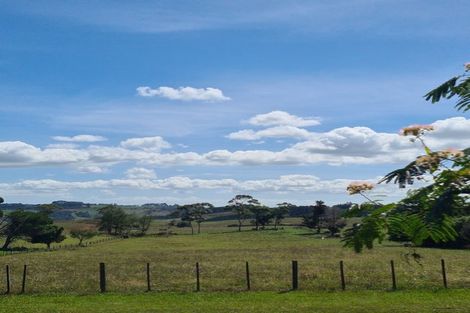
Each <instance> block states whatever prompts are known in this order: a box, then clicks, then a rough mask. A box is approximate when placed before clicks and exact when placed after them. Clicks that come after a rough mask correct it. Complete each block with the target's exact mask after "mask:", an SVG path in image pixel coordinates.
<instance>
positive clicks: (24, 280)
mask: <svg viewBox="0 0 470 313" xmlns="http://www.w3.org/2000/svg"><path fill="white" fill-rule="evenodd" d="M26 267H27V265H26V264H25V265H24V266H23V281H22V282H21V293H25V291H26Z"/></svg>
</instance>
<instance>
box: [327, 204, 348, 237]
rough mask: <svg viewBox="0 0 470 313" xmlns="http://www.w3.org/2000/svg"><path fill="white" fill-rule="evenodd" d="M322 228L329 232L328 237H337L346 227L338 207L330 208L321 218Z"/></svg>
mask: <svg viewBox="0 0 470 313" xmlns="http://www.w3.org/2000/svg"><path fill="white" fill-rule="evenodd" d="M322 226H323V227H324V228H326V229H328V231H329V232H330V236H332V237H333V236H335V235H337V234H338V233H339V232H340V231H341V229H343V228H344V227H345V226H346V220H345V219H344V218H342V217H341V210H340V209H339V208H338V207H330V208H327V209H326V212H325V214H324V216H323V218H322Z"/></svg>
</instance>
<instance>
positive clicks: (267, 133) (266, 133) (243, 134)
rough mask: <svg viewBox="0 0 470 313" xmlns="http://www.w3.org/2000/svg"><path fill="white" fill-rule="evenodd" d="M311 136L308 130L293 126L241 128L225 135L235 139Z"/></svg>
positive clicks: (299, 137)
mask: <svg viewBox="0 0 470 313" xmlns="http://www.w3.org/2000/svg"><path fill="white" fill-rule="evenodd" d="M311 136H312V133H310V132H309V131H308V130H305V129H302V128H298V127H294V126H276V127H270V128H267V129H263V130H258V131H254V130H252V129H243V130H240V131H237V132H233V133H230V134H228V135H227V138H229V139H235V140H260V139H263V138H296V139H307V138H309V137H311Z"/></svg>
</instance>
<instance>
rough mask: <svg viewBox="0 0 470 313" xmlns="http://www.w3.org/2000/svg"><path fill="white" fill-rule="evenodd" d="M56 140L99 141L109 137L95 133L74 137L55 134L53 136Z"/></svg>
mask: <svg viewBox="0 0 470 313" xmlns="http://www.w3.org/2000/svg"><path fill="white" fill-rule="evenodd" d="M52 139H54V140H55V141H65V142H99V141H106V140H107V139H106V138H105V137H102V136H94V135H76V136H72V137H67V136H54V137H52Z"/></svg>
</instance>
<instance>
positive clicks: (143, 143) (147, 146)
mask: <svg viewBox="0 0 470 313" xmlns="http://www.w3.org/2000/svg"><path fill="white" fill-rule="evenodd" d="M121 146H122V147H124V148H128V149H140V150H144V151H155V152H158V151H160V150H162V149H166V148H171V145H170V144H169V143H168V142H167V141H165V140H164V139H163V138H162V137H160V136H155V137H141V138H129V139H127V140H124V141H122V142H121Z"/></svg>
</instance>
